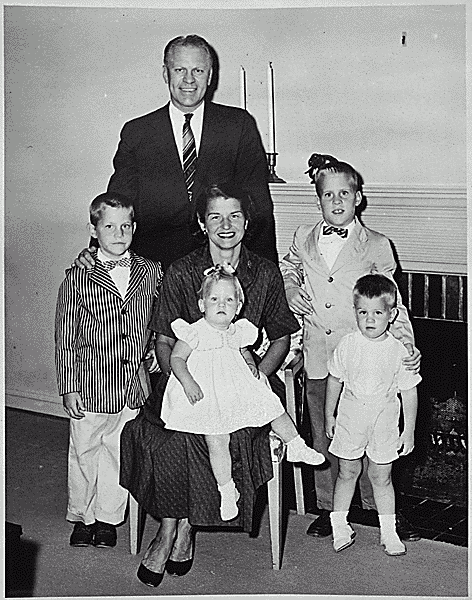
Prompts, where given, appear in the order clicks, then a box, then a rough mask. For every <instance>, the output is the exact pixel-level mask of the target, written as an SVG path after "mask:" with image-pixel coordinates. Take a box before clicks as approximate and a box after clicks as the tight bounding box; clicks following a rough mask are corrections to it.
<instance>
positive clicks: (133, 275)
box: [124, 252, 146, 304]
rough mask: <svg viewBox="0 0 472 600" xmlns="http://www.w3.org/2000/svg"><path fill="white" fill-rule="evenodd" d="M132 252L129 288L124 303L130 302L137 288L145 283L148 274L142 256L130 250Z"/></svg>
mask: <svg viewBox="0 0 472 600" xmlns="http://www.w3.org/2000/svg"><path fill="white" fill-rule="evenodd" d="M130 254H131V258H132V260H131V267H130V273H129V282H128V289H127V290H126V294H125V299H124V304H126V303H127V302H129V301H130V300H131V298H132V296H133V295H134V294H135V293H136V290H138V288H139V287H140V286H142V285H143V283H144V279H145V275H146V268H145V266H144V261H143V259H142V258H141V257H140V256H137V255H136V254H135V253H134V252H130Z"/></svg>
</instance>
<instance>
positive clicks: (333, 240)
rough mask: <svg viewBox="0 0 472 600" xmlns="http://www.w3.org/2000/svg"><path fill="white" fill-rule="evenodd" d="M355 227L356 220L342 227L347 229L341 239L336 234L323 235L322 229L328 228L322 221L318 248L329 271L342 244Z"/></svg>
mask: <svg viewBox="0 0 472 600" xmlns="http://www.w3.org/2000/svg"><path fill="white" fill-rule="evenodd" d="M355 226H356V220H355V219H354V220H353V221H351V222H350V223H349V225H347V226H346V227H344V228H343V229H347V237H345V238H342V237H341V236H339V235H338V234H337V233H330V234H329V235H324V233H323V229H324V227H329V225H328V223H326V221H323V225H322V226H321V229H320V237H319V238H318V248H319V249H320V254H321V255H322V257H323V258H324V260H325V262H326V264H327V265H328V267H329V269H332V268H333V265H334V263H335V262H336V259H337V258H338V255H339V253H340V252H341V250H342V248H343V246H344V244H345V243H346V242H347V240H348V239H349V236H350V234H351V232H352V230H353V229H354V227H355Z"/></svg>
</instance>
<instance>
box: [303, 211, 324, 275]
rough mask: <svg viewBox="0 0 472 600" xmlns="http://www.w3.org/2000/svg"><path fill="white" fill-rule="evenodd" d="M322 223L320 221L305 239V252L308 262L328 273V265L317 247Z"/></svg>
mask: <svg viewBox="0 0 472 600" xmlns="http://www.w3.org/2000/svg"><path fill="white" fill-rule="evenodd" d="M322 223H323V221H320V222H319V223H318V224H317V225H315V227H314V228H313V229H312V231H311V233H310V235H309V236H308V237H307V239H306V241H305V250H306V252H307V256H308V257H309V260H311V261H313V262H314V263H315V264H317V265H318V267H319V268H320V269H322V270H323V271H326V273H329V269H328V265H327V264H326V261H325V259H324V258H323V257H322V256H321V253H320V248H319V246H318V238H319V236H320V231H321V225H322Z"/></svg>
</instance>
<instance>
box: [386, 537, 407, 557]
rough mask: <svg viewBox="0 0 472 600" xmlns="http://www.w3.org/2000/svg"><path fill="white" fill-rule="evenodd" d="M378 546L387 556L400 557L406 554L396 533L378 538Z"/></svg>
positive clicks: (404, 547)
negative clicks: (381, 547) (380, 546)
mask: <svg viewBox="0 0 472 600" xmlns="http://www.w3.org/2000/svg"><path fill="white" fill-rule="evenodd" d="M380 544H381V545H382V546H383V547H384V551H385V554H388V556H402V555H403V554H406V546H405V544H404V543H403V542H402V541H401V540H400V538H399V537H398V535H397V534H396V533H393V534H392V533H389V534H388V535H381V536H380Z"/></svg>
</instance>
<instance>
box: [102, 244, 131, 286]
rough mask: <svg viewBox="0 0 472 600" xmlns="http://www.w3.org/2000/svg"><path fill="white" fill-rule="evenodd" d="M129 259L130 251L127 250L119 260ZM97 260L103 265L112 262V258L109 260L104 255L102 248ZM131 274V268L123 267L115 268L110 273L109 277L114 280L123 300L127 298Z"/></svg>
mask: <svg viewBox="0 0 472 600" xmlns="http://www.w3.org/2000/svg"><path fill="white" fill-rule="evenodd" d="M128 257H129V250H127V251H126V252H125V253H124V254H123V256H120V258H119V260H121V259H122V258H128ZM97 258H98V260H99V261H100V262H102V263H105V262H110V260H111V259H110V258H107V257H106V256H105V255H104V254H103V252H102V250H101V248H99V249H98V252H97ZM129 273H130V267H122V266H121V265H120V266H118V267H114V268H113V269H112V270H111V271H108V275H110V277H111V278H112V279H113V282H114V284H115V285H116V287H117V288H118V291H119V292H120V294H121V297H122V298H124V297H125V296H126V290H127V289H128V283H129Z"/></svg>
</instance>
